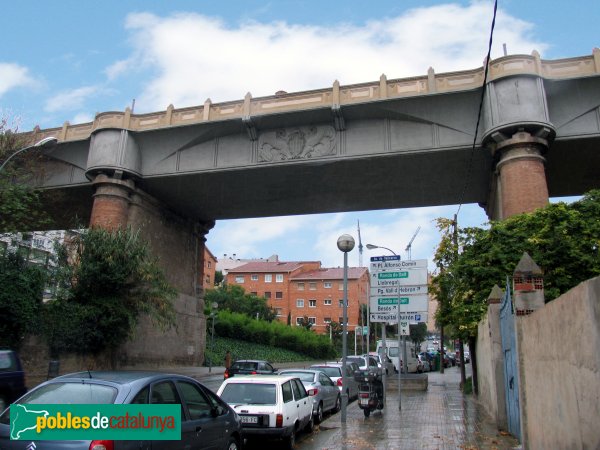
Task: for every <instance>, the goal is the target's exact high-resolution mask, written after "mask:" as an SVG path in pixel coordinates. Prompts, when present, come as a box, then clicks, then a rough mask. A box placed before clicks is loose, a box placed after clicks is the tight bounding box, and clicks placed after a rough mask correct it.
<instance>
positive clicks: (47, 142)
mask: <svg viewBox="0 0 600 450" xmlns="http://www.w3.org/2000/svg"><path fill="white" fill-rule="evenodd" d="M57 142H58V139H57V138H55V137H54V136H49V137H45V138H44V139H42V140H40V141H38V142H36V143H35V144H33V145H29V146H28V147H23V148H21V149H19V150H17V151H16V152H14V153H12V154H11V155H10V156H9V157H8V158H6V159H5V160H4V162H3V163H2V165H1V166H0V172H2V169H4V166H5V165H6V163H7V162H8V161H10V160H11V159H12V158H13V157H14V156H17V155H18V154H19V153H23V152H24V151H27V150H30V149H32V148H52V147H54V146H55V145H56V144H57Z"/></svg>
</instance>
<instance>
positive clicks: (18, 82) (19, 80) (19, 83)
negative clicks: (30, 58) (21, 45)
mask: <svg viewBox="0 0 600 450" xmlns="http://www.w3.org/2000/svg"><path fill="white" fill-rule="evenodd" d="M35 83H36V82H35V80H34V79H33V77H31V75H29V69H28V68H27V67H23V66H20V65H18V64H14V63H3V62H0V97H2V95H4V94H5V93H7V92H8V91H10V90H12V89H15V88H20V87H28V86H33V85H35Z"/></svg>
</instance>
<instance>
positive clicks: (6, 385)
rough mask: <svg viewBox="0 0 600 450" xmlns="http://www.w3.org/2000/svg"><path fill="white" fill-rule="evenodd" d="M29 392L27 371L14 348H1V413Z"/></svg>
mask: <svg viewBox="0 0 600 450" xmlns="http://www.w3.org/2000/svg"><path fill="white" fill-rule="evenodd" d="M25 392H27V387H26V386H25V372H24V371H23V366H22V365H21V360H20V359H19V355H18V354H17V352H15V351H14V350H0V413H1V412H2V411H4V409H6V408H8V405H10V404H11V403H12V402H14V401H15V400H16V399H18V398H19V397H20V396H21V395H23V394H24V393H25Z"/></svg>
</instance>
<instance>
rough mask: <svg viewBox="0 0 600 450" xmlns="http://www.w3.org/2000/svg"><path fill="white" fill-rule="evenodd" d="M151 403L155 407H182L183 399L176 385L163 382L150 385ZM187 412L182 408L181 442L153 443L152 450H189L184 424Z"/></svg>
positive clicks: (169, 381)
mask: <svg viewBox="0 0 600 450" xmlns="http://www.w3.org/2000/svg"><path fill="white" fill-rule="evenodd" d="M150 403H151V404H154V405H171V404H175V405H181V399H180V397H179V393H178V392H177V388H176V387H175V384H174V383H173V381H171V380H161V381H157V382H155V383H153V384H152V385H150ZM185 417H186V415H185V411H184V409H183V406H181V440H179V441H152V450H169V449H182V450H183V449H186V450H187V449H189V448H190V447H188V446H187V445H186V444H185V440H184V432H183V424H184V421H185Z"/></svg>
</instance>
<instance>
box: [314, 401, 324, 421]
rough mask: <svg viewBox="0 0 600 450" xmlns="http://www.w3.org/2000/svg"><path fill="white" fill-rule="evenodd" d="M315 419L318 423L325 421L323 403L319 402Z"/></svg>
mask: <svg viewBox="0 0 600 450" xmlns="http://www.w3.org/2000/svg"><path fill="white" fill-rule="evenodd" d="M315 420H316V422H317V423H321V422H323V403H319V406H318V407H317V414H315Z"/></svg>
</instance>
